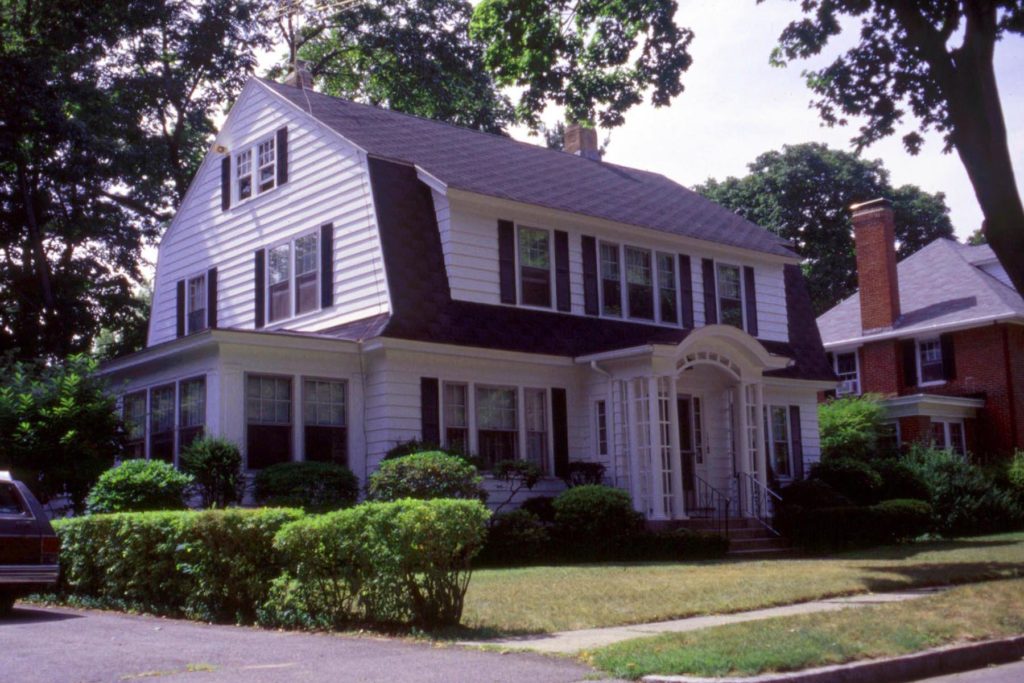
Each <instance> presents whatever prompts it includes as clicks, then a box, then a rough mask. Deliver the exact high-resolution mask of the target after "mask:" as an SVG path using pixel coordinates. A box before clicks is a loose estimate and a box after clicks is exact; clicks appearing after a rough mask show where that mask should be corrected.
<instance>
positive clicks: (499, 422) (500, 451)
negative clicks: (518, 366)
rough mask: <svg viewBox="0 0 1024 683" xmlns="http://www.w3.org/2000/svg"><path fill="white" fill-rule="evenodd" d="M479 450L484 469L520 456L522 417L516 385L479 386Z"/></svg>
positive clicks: (477, 413)
mask: <svg viewBox="0 0 1024 683" xmlns="http://www.w3.org/2000/svg"><path fill="white" fill-rule="evenodd" d="M476 427H477V451H478V453H479V455H480V459H481V461H482V463H483V467H484V469H491V468H492V467H493V466H494V464H495V463H497V462H500V461H502V460H514V459H516V458H517V457H518V455H519V418H518V410H517V406H516V390H515V388H514V387H487V386H478V387H477V388H476Z"/></svg>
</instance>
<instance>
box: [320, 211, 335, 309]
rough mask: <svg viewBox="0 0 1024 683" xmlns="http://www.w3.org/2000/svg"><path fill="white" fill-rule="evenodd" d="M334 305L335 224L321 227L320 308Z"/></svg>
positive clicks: (325, 224) (326, 224)
mask: <svg viewBox="0 0 1024 683" xmlns="http://www.w3.org/2000/svg"><path fill="white" fill-rule="evenodd" d="M333 305H334V224H333V223H324V224H323V225H321V226H320V307H321V308H330V307H331V306H333Z"/></svg>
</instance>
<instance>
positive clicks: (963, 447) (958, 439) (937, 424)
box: [932, 419, 967, 455]
mask: <svg viewBox="0 0 1024 683" xmlns="http://www.w3.org/2000/svg"><path fill="white" fill-rule="evenodd" d="M932 443H934V444H935V446H936V448H943V449H946V450H949V451H953V452H954V453H957V454H958V455H965V454H966V453H967V444H966V443H965V441H964V423H963V422H960V421H959V420H934V419H933V420H932Z"/></svg>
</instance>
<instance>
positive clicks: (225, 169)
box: [220, 157, 231, 211]
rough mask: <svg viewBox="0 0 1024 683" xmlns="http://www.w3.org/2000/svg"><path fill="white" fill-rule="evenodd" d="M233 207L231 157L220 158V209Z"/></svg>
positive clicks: (225, 209) (224, 209)
mask: <svg viewBox="0 0 1024 683" xmlns="http://www.w3.org/2000/svg"><path fill="white" fill-rule="evenodd" d="M230 208H231V157H224V158H223V159H221V160H220V210H221V211H227V210H228V209H230Z"/></svg>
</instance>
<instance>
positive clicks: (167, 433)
mask: <svg viewBox="0 0 1024 683" xmlns="http://www.w3.org/2000/svg"><path fill="white" fill-rule="evenodd" d="M149 458H150V460H163V461H164V462H169V463H173V462H174V385H173V384H166V385H164V386H160V387H155V388H154V389H152V390H150V393H149Z"/></svg>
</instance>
